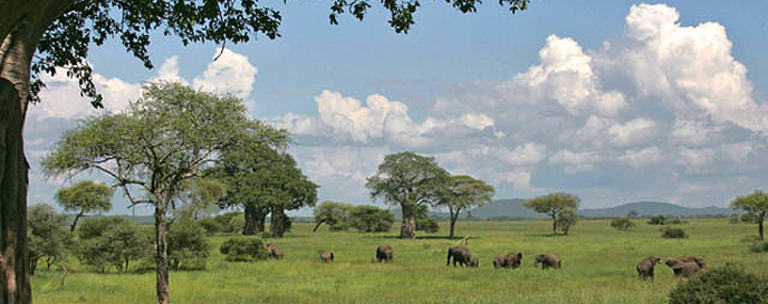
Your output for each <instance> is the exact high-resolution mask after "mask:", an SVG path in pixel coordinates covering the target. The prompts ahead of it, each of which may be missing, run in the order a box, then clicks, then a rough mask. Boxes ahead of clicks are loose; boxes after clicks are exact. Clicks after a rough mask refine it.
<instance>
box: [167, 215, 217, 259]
mask: <svg viewBox="0 0 768 304" xmlns="http://www.w3.org/2000/svg"><path fill="white" fill-rule="evenodd" d="M208 254H209V249H208V243H207V242H206V241H205V229H204V228H203V227H201V226H200V225H199V224H197V223H196V222H194V221H193V220H191V219H188V218H184V219H181V220H179V221H177V222H175V223H173V225H171V227H170V228H169V229H168V260H169V263H168V264H169V265H170V267H171V269H174V270H178V269H186V270H200V269H205V259H206V258H207V257H208Z"/></svg>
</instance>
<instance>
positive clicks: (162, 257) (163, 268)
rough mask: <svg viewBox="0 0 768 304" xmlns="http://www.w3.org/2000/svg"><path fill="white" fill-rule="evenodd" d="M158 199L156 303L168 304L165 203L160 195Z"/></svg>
mask: <svg viewBox="0 0 768 304" xmlns="http://www.w3.org/2000/svg"><path fill="white" fill-rule="evenodd" d="M155 197H157V198H158V200H157V202H156V204H157V205H155V265H156V274H157V303H158V304H168V303H170V293H169V292H168V245H167V244H166V239H165V229H166V213H167V212H168V210H167V203H166V202H165V201H164V200H163V199H162V197H163V196H162V195H155Z"/></svg>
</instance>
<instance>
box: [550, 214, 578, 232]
mask: <svg viewBox="0 0 768 304" xmlns="http://www.w3.org/2000/svg"><path fill="white" fill-rule="evenodd" d="M578 221H579V212H578V211H577V210H576V209H575V208H568V209H565V210H563V211H562V212H560V214H558V215H557V219H555V222H556V223H557V228H558V229H560V231H562V232H563V234H564V235H568V232H569V231H571V227H573V226H574V225H576V222H578Z"/></svg>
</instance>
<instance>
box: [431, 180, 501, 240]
mask: <svg viewBox="0 0 768 304" xmlns="http://www.w3.org/2000/svg"><path fill="white" fill-rule="evenodd" d="M494 193H495V190H494V189H493V186H491V185H488V184H486V183H485V182H484V181H482V180H479V179H476V178H474V177H472V176H469V175H454V176H451V177H450V179H449V180H448V181H447V182H446V183H445V185H444V187H443V189H441V190H440V192H439V194H438V200H437V205H438V206H444V207H448V212H449V213H450V224H451V228H450V234H449V236H448V237H449V238H453V236H454V227H455V225H456V221H457V220H458V219H459V214H460V213H461V211H462V210H466V209H469V208H472V207H474V206H482V205H484V204H485V203H488V202H490V201H491V199H492V198H493V194H494Z"/></svg>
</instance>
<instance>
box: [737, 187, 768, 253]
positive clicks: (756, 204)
mask: <svg viewBox="0 0 768 304" xmlns="http://www.w3.org/2000/svg"><path fill="white" fill-rule="evenodd" d="M731 208H733V209H741V210H744V211H746V212H747V214H750V215H752V216H753V219H754V220H753V221H754V222H755V223H757V231H758V239H759V240H761V241H762V240H764V237H763V221H764V220H765V215H766V214H768V194H766V193H765V192H763V191H760V190H757V191H755V192H753V193H752V194H750V195H747V196H742V197H737V198H736V199H735V200H734V201H733V202H731Z"/></svg>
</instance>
